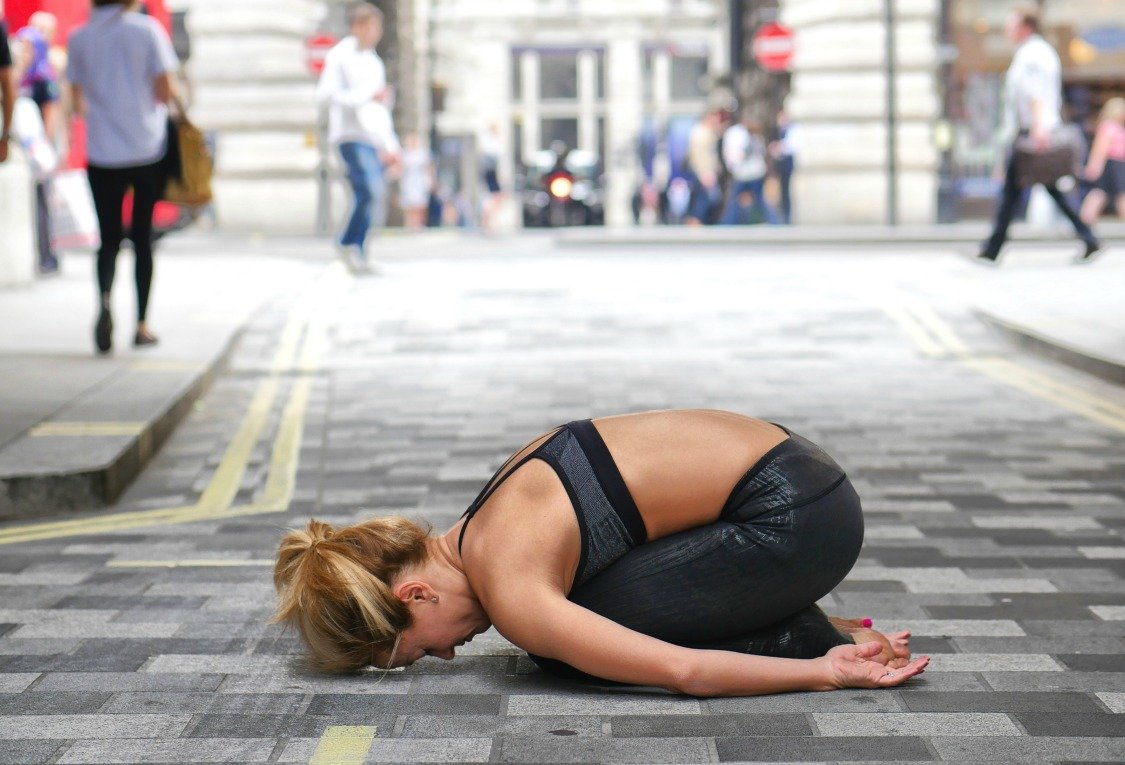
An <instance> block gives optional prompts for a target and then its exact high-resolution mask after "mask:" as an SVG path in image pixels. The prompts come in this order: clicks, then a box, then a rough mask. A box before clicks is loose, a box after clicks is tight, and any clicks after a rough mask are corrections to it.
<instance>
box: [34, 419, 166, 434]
mask: <svg viewBox="0 0 1125 765" xmlns="http://www.w3.org/2000/svg"><path fill="white" fill-rule="evenodd" d="M145 426H146V423H143V422H63V421H59V422H44V423H41V424H39V425H36V426H35V427H34V428H32V429H31V430H29V431H28V432H27V434H28V435H29V436H33V437H35V438H44V437H49V436H135V435H137V434H138V433H140V432H142V431H143V430H144V429H145Z"/></svg>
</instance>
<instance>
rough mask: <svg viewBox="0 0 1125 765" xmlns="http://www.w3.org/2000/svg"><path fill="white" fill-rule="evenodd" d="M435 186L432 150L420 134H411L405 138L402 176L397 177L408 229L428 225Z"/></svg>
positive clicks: (400, 202) (400, 201)
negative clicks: (427, 216)
mask: <svg viewBox="0 0 1125 765" xmlns="http://www.w3.org/2000/svg"><path fill="white" fill-rule="evenodd" d="M433 188H434V162H433V158H432V157H431V156H430V150H429V149H427V148H426V147H425V146H423V145H422V139H421V137H420V136H419V135H418V134H417V133H408V134H407V135H406V136H405V137H404V138H403V141H402V175H401V176H399V179H398V201H399V205H401V206H402V212H403V215H404V217H405V218H406V227H407V228H410V229H420V228H423V227H424V226H425V225H426V213H427V208H428V207H429V204H430V192H431V191H432V190H433Z"/></svg>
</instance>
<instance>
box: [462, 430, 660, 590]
mask: <svg viewBox="0 0 1125 765" xmlns="http://www.w3.org/2000/svg"><path fill="white" fill-rule="evenodd" d="M516 454H519V452H516ZM533 459H538V460H543V461H544V462H546V463H547V464H548V465H550V466H551V467H552V468H553V469H554V471H555V473H556V474H557V475H558V477H559V480H560V481H562V484H563V487H564V488H565V489H566V492H567V495H568V496H569V497H570V501H571V504H572V505H573V506H574V513H575V515H576V516H577V518H578V526H579V529H580V531H581V536H582V556H581V558H580V559H579V562H578V569H577V573H576V574H575V578H574V585H575V586H577V585H579V584H581V583H582V582H583V581H585V580H586V579H587V578H589V577H590V576H593V575H594V574H595V573H597V572H598V571H601V570H602V569H604V568H605V567H606V566H608V565H609V564H610V563H612V562H613V561H614V560H616V559H617V558H619V557H621V556H622V555H624V554H625V553H626V552H628V551H629V550H630V549H632V548H633V547H636V546H637V545H640V544H643V543H644V541H645V540H646V539H647V537H648V532H647V531H646V529H645V525H644V520H643V519H642V518H641V514H640V512H639V511H638V510H637V504H636V502H634V501H633V495H632V494H630V493H629V487H628V486H626V485H625V479H623V478H622V477H621V472H620V471H619V470H618V469H617V463H615V462H614V461H613V455H611V454H610V453H609V449H608V448H607V447H606V445H605V441H603V440H602V437H601V434H600V433H598V430H597V428H596V427H594V423H593V422H591V421H590V420H576V421H574V422H568V423H567V424H566V425H563V426H561V427H559V428H558V429H556V430H555V431H554V432H553V433H552V434H551V435H549V436H548V437H547V439H546V440H545V441H544V442H543V443H542V444H540V445H539V446H537V447H536V448H535V449H533V450H532V451H530V452H528V453H527V454H525V455H524V456H523V457H521V458H520V459H519V460H518V461H515V462H514V463H513V461H514V460H516V457H515V455H513V456H512V457H510V458H509V459H508V460H507V461H506V462H505V463H504V464H503V465H501V466H500V468H499V470H497V471H496V473H495V474H493V476H492V478H491V479H489V481H488V483H486V484H485V486H484V488H483V489H481V492H480V494H478V495H477V498H476V499H474V500H473V502H472V504H470V505H469V508H468V509H467V510H466V511H465V513H464V515H463V516H462V517H463V518H464V519H465V523H464V525H462V527H461V533H460V535H459V536H458V538H457V549H458V550H460V549H461V544H462V542H463V541H464V539H465V531H466V529H468V527H469V521H471V520H472V518H473V516H474V515H476V513H477V512H478V511H479V510H480V509H481V507H482V506H483V505H484V503H485V502H487V501H488V499H489V498H490V497H491V496H492V495H493V493H495V491H496V490H497V489H498V488H499V487H500V485H501V484H503V483H504V481H505V480H507V478H508V476H510V475H511V474H512V473H513V472H515V471H516V470H518V469H519V468H521V467H523V466H524V465H525V464H527V463H528V462H529V461H531V460H533Z"/></svg>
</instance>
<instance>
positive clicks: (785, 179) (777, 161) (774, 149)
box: [769, 109, 797, 225]
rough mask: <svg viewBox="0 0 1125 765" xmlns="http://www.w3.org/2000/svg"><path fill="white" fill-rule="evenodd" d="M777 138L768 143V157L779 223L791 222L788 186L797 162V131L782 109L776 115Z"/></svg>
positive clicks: (790, 201)
mask: <svg viewBox="0 0 1125 765" xmlns="http://www.w3.org/2000/svg"><path fill="white" fill-rule="evenodd" d="M776 122H777V137H776V138H775V139H774V140H773V141H771V142H770V146H769V150H770V156H771V157H773V165H774V170H775V172H776V173H777V185H778V191H779V192H780V196H781V199H780V200H779V203H780V208H781V209H780V213H781V216H780V217H781V222H782V223H784V224H786V225H789V224H790V223H792V222H793V198H792V197H791V196H790V194H789V184H790V183H791V182H792V180H793V169H794V167H795V166H796V161H797V129H796V126H795V125H794V124H793V121H792V120H791V119H790V118H789V112H787V111H785V110H784V109H782V110H781V111H779V112H778V113H777V118H776Z"/></svg>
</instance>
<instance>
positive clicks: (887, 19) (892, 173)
mask: <svg viewBox="0 0 1125 765" xmlns="http://www.w3.org/2000/svg"><path fill="white" fill-rule="evenodd" d="M883 22H884V24H885V25H886V28H887V34H886V38H885V39H886V41H887V51H886V55H887V225H889V226H897V225H898V167H897V157H896V154H897V150H896V145H895V132H896V128H895V111H896V108H895V9H894V0H883Z"/></svg>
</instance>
